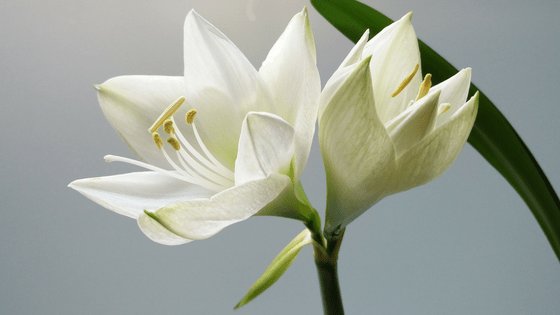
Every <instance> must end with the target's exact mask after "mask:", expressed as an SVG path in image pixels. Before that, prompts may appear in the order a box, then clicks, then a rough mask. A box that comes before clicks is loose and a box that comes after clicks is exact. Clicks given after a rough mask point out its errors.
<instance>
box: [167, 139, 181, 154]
mask: <svg viewBox="0 0 560 315" xmlns="http://www.w3.org/2000/svg"><path fill="white" fill-rule="evenodd" d="M167 143H169V144H171V146H172V147H173V149H175V151H179V150H181V145H180V144H179V141H177V139H175V138H174V137H169V138H167Z"/></svg>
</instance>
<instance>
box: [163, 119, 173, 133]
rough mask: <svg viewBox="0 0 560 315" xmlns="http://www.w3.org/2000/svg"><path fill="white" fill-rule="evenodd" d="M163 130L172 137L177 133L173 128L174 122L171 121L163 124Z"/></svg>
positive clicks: (167, 120) (168, 120)
mask: <svg viewBox="0 0 560 315" xmlns="http://www.w3.org/2000/svg"><path fill="white" fill-rule="evenodd" d="M163 130H165V132H167V133H168V134H170V135H171V134H174V133H175V128H173V121H172V120H171V119H166V120H165V122H164V123H163Z"/></svg>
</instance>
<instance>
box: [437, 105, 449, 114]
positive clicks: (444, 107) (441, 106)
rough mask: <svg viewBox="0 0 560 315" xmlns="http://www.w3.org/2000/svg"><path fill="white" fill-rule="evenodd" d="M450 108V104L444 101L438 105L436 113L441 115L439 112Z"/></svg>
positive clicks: (441, 112)
mask: <svg viewBox="0 0 560 315" xmlns="http://www.w3.org/2000/svg"><path fill="white" fill-rule="evenodd" d="M450 108H451V104H449V103H444V104H441V105H439V108H438V115H441V114H443V113H445V112H447V111H448V110H449V109H450Z"/></svg>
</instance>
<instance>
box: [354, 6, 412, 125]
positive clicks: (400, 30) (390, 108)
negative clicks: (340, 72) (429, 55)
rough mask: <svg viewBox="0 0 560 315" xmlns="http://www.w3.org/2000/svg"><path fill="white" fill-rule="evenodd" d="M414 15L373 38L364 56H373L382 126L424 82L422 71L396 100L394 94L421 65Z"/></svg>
mask: <svg viewBox="0 0 560 315" xmlns="http://www.w3.org/2000/svg"><path fill="white" fill-rule="evenodd" d="M411 18H412V13H409V14H407V15H405V16H404V17H403V18H401V19H400V20H398V21H396V22H395V23H393V24H391V25H389V26H388V27H386V28H385V29H383V31H381V32H379V33H378V34H377V35H376V36H375V37H374V38H372V39H371V40H370V41H369V42H368V43H367V45H366V47H365V48H364V56H368V55H372V59H371V64H370V67H371V74H372V78H373V93H374V96H375V104H376V105H377V113H378V115H379V118H380V119H381V121H382V122H383V123H385V122H387V121H389V120H391V119H392V118H394V117H396V116H397V115H398V114H399V113H400V112H402V111H403V110H404V109H405V108H406V107H407V106H408V104H409V102H410V100H413V99H415V98H416V95H417V93H418V86H419V85H420V82H422V69H421V68H420V69H418V71H417V72H416V75H415V76H414V77H413V79H412V81H411V82H410V84H408V86H407V87H406V88H405V89H404V90H403V91H402V92H400V94H399V95H397V96H396V97H394V98H393V97H391V94H393V92H394V91H395V90H396V89H397V87H398V86H399V85H400V83H401V82H402V81H403V80H404V79H405V78H406V77H408V76H409V75H410V73H411V72H412V70H413V69H414V67H415V66H416V64H420V51H419V48H418V39H417V38H416V34H415V33H414V29H413V28H412V24H411V23H410V19H411Z"/></svg>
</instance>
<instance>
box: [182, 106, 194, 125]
mask: <svg viewBox="0 0 560 315" xmlns="http://www.w3.org/2000/svg"><path fill="white" fill-rule="evenodd" d="M196 113H197V111H196V109H194V108H193V109H191V110H189V111H188V112H187V115H186V116H185V120H186V121H187V124H189V125H192V123H193V122H194V116H196Z"/></svg>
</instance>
